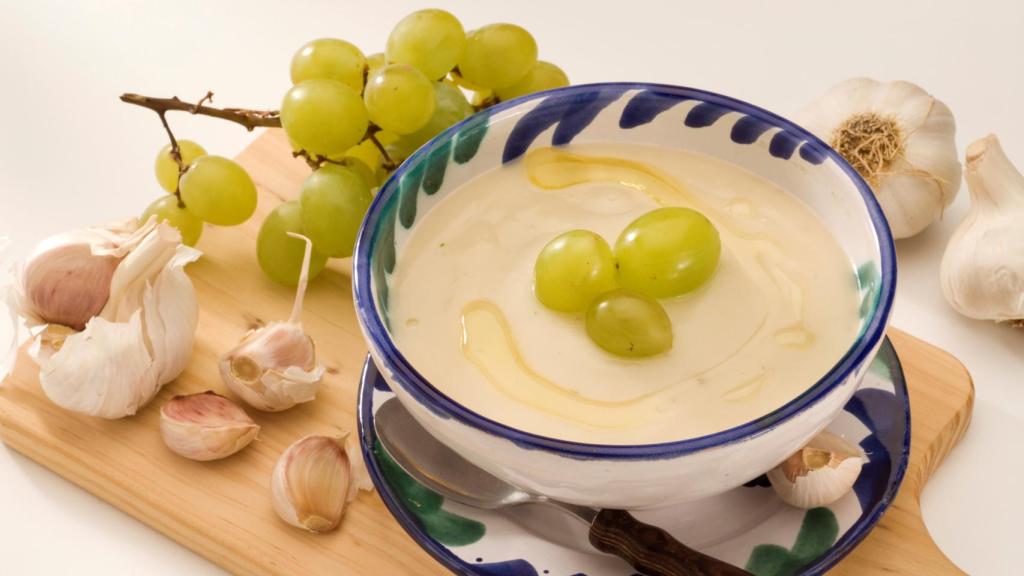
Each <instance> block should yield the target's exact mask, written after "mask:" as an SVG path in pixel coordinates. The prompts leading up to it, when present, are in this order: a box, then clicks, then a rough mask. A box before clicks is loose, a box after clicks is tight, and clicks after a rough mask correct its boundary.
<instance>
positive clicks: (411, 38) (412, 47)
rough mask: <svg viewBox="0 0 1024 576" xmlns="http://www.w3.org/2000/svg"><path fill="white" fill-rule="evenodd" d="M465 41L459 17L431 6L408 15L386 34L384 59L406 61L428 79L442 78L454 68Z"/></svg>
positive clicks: (400, 62) (398, 61) (391, 61)
mask: <svg viewBox="0 0 1024 576" xmlns="http://www.w3.org/2000/svg"><path fill="white" fill-rule="evenodd" d="M465 44H466V32H465V30H463V29H462V24H461V23H460V22H459V19H458V18H456V17H455V16H452V15H451V14H450V13H448V12H445V11H444V10H438V9H436V8H430V9H427V10H419V11H416V12H413V13H412V14H409V15H408V16H406V17H405V18H402V20H401V21H400V22H399V23H398V24H397V25H396V26H395V28H394V30H392V31H391V35H390V36H388V43H387V50H386V54H387V61H388V62H389V63H397V64H409V65H410V66H415V67H416V68H418V69H419V71H420V72H423V74H424V75H426V77H427V78H429V79H431V80H437V79H439V78H443V77H444V75H445V74H447V73H448V71H449V70H451V69H452V68H454V67H455V64H457V63H458V61H459V58H460V57H461V56H462V49H463V47H464V46H465Z"/></svg>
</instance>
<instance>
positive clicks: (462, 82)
mask: <svg viewBox="0 0 1024 576" xmlns="http://www.w3.org/2000/svg"><path fill="white" fill-rule="evenodd" d="M448 78H449V79H451V81H452V82H454V83H455V85H456V86H461V87H463V88H465V89H466V90H469V91H470V92H483V93H485V94H486V95H490V93H491V90H490V89H489V88H484V87H483V86H477V85H476V84H473V83H472V82H470V81H469V80H466V78H465V77H463V76H462V75H461V74H459V69H458V68H455V69H453V70H452V71H451V72H449V73H448Z"/></svg>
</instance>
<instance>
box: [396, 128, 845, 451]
mask: <svg viewBox="0 0 1024 576" xmlns="http://www.w3.org/2000/svg"><path fill="white" fill-rule="evenodd" d="M662 206H684V207H688V208H692V209H695V210H698V211H700V212H702V213H703V214H704V215H705V216H707V217H708V218H709V219H710V220H711V222H712V223H713V224H714V225H715V226H716V227H717V229H718V231H719V235H720V238H721V243H722V255H721V260H720V263H719V266H718V269H717V271H716V272H715V275H714V276H713V277H712V278H711V280H710V281H708V282H707V283H706V284H704V285H703V286H701V287H700V288H699V289H697V290H695V291H693V292H691V293H688V294H685V295H683V296H681V297H678V298H674V299H670V300H662V301H661V303H662V304H663V305H664V307H665V310H666V311H667V312H668V315H669V317H670V318H671V320H672V326H673V332H674V343H673V345H672V348H671V349H670V350H669V351H667V352H665V353H663V354H660V355H657V356H654V357H650V358H642V359H629V358H622V357H618V356H615V355H612V354H609V353H608V352H605V351H604V350H602V349H601V348H599V347H598V346H597V345H596V344H595V343H594V342H592V341H591V340H590V339H589V338H588V337H587V333H586V331H585V330H584V328H583V323H584V319H583V314H576V315H573V314H564V313H559V312H555V311H552V310H549V309H548V308H545V307H544V306H543V305H542V304H541V303H540V302H539V301H538V300H537V298H536V297H535V296H534V293H533V281H534V278H533V267H534V262H535V260H536V258H537V255H538V254H539V253H540V251H541V249H542V248H543V247H544V245H545V244H546V243H547V242H548V241H550V240H551V239H552V238H554V237H555V236H557V235H559V234H561V233H563V232H565V231H567V230H572V229H580V228H583V229H587V230H591V231H594V232H596V233H598V234H600V235H601V236H603V237H604V238H605V239H606V240H607V241H608V242H609V243H610V244H612V245H614V243H615V239H616V238H617V236H618V235H619V233H620V232H621V231H622V229H623V228H624V227H625V226H626V225H627V224H629V223H630V222H631V221H633V220H634V219H635V218H637V217H638V216H641V215H643V214H645V213H647V212H649V211H651V210H653V209H656V208H659V207H662ZM389 310H390V324H391V332H392V335H393V337H394V339H395V341H396V342H397V344H398V347H399V349H400V350H401V352H402V353H403V354H404V355H405V356H406V357H407V358H408V359H409V361H410V362H411V363H412V365H413V366H415V368H416V369H417V370H418V371H419V372H420V373H421V374H422V375H423V376H424V377H426V378H427V379H428V380H429V381H430V382H431V383H432V384H433V385H434V386H436V387H437V388H439V389H440V390H441V391H442V392H444V393H445V394H447V395H448V396H450V397H451V398H453V399H454V400H455V401H457V402H459V403H461V404H463V405H464V406H466V407H467V408H469V409H471V410H473V411H475V412H477V413H479V414H481V415H483V416H485V417H487V418H491V419H493V420H496V421H498V422H501V423H504V424H507V425H509V426H513V427H515V428H518V429H521V430H525V431H529V432H533V433H536V434H540V435H544V436H550V437H555V438H561V439H566V440H574V441H579V442H590V443H602V444H640V443H657V442H668V441H673V440H682V439H686V438H693V437H697V436H703V435H706V434H710V433H714V432H718V431H721V430H725V429H727V428H731V427H734V426H737V425H740V424H743V423H746V422H749V421H751V420H754V419H756V418H758V417H760V416H763V415H765V414H767V413H768V412H771V411H772V410H774V409H776V408H778V407H780V406H782V405H783V404H785V403H787V402H789V401H790V400H792V399H794V398H796V397H797V396H799V395H800V394H801V393H802V392H804V391H805V390H807V389H808V388H809V387H810V386H811V385H813V384H814V383H815V382H816V381H817V380H818V379H819V378H821V377H822V376H823V375H824V374H825V373H826V372H827V371H828V370H829V368H830V367H831V366H832V365H833V364H834V363H835V362H836V361H837V360H838V359H839V358H840V357H841V356H842V355H843V354H844V353H845V352H846V351H847V349H848V348H849V347H850V345H851V344H852V342H853V340H854V338H855V337H856V333H857V328H858V300H857V284H856V279H855V276H854V272H853V266H852V264H851V262H850V260H849V258H848V257H847V256H846V254H845V253H844V252H843V250H842V249H841V248H840V246H839V244H838V243H837V242H836V240H835V239H834V238H833V237H832V235H831V234H830V233H829V231H828V230H827V229H826V228H825V226H824V225H823V224H822V222H821V221H820V220H819V219H818V218H817V217H816V216H815V215H814V214H813V213H812V212H811V210H810V209H809V208H808V207H807V206H805V205H804V204H803V203H802V202H801V201H800V200H798V199H797V198H796V197H794V196H793V195H791V194H789V193H788V192H786V191H784V190H782V189H780V188H778V187H776V186H775V185H773V184H772V183H770V182H768V181H766V180H764V179H763V178H760V177H758V176H756V175H754V174H751V173H750V172H747V171H745V170H743V169H742V168H739V167H737V166H734V165H732V164H729V163H727V162H724V161H721V160H717V159H714V158H710V157H707V156H703V155H698V154H694V153H689V152H683V151H679V150H669V149H662V148H654V147H647V146H638V145H625V144H588V145H579V146H572V147H568V148H557V149H555V148H542V149H535V150H532V151H531V152H530V153H528V154H527V155H526V156H525V157H524V158H522V159H520V160H517V161H515V162H512V163H510V164H507V165H505V166H502V167H500V168H496V169H494V170H492V171H490V172H487V173H485V174H482V175H480V176H478V177H476V178H474V179H473V180H471V181H469V182H467V183H466V184H464V185H462V186H460V187H459V188H458V189H456V190H453V191H452V192H451V193H449V194H448V195H447V196H446V197H445V198H443V199H442V200H440V201H439V202H438V203H437V205H436V206H434V207H433V208H432V209H431V210H430V211H429V212H428V213H427V214H425V215H421V216H420V218H419V220H418V221H417V223H416V225H415V227H414V228H413V230H412V231H411V233H410V236H409V237H408V239H407V240H406V242H405V243H404V247H403V248H402V249H401V252H400V253H399V255H398V263H397V267H396V269H395V272H394V275H393V277H392V279H391V290H390V306H389Z"/></svg>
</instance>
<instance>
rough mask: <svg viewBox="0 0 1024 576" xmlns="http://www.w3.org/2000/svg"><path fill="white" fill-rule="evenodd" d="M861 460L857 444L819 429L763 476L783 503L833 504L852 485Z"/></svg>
mask: <svg viewBox="0 0 1024 576" xmlns="http://www.w3.org/2000/svg"><path fill="white" fill-rule="evenodd" d="M864 460H865V458H864V454H863V452H862V451H861V450H860V448H859V447H858V446H855V445H853V444H852V443H850V442H847V441H846V440H844V439H842V438H840V437H839V436H836V435H834V434H831V433H829V432H822V433H821V434H819V435H818V436H816V437H815V438H813V439H812V440H811V441H810V442H809V443H808V444H807V446H805V447H804V448H802V449H800V450H799V451H797V452H796V453H794V454H793V455H792V456H790V457H789V458H787V459H786V460H785V461H783V462H782V463H781V464H779V465H778V466H776V467H775V468H773V469H771V470H770V471H769V472H768V474H767V476H768V480H769V481H770V482H771V484H772V488H773V489H774V490H775V493H776V494H777V495H778V496H779V498H781V499H782V500H783V501H784V502H786V503H787V504H789V505H791V506H796V507H797V508H805V509H807V508H817V507H819V506H828V505H830V504H833V503H834V502H836V501H838V500H839V499H840V498H842V497H843V496H845V495H846V494H847V493H849V492H850V490H852V489H853V485H854V483H856V481H857V478H858V477H859V476H860V472H861V469H862V468H863V466H864Z"/></svg>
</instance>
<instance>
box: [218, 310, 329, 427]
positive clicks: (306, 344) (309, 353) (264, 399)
mask: <svg viewBox="0 0 1024 576" xmlns="http://www.w3.org/2000/svg"><path fill="white" fill-rule="evenodd" d="M219 367H220V374H221V379H222V380H224V383H225V384H226V385H227V387H228V388H230V389H231V391H232V392H234V393H235V394H238V396H240V397H241V398H242V400H244V401H245V402H246V403H247V404H249V405H250V406H252V407H253V408H256V409H257V410H263V411H265V412H280V411H281V410H287V409H288V408H291V407H292V406H295V405H296V404H301V403H303V402H310V401H312V400H313V399H315V398H316V393H317V390H319V388H320V381H321V380H322V379H323V375H324V367H323V366H321V365H318V364H317V363H316V346H315V345H314V344H313V339H312V338H310V337H309V336H308V335H306V333H305V332H304V331H303V330H302V326H301V325H299V324H293V323H291V322H271V323H270V324H267V325H266V326H264V327H262V328H258V329H256V330H251V331H249V333H248V334H246V335H245V336H244V337H243V338H242V341H241V342H239V343H238V345H237V346H236V347H235V348H234V349H232V350H231V351H229V352H228V353H226V354H225V355H224V356H222V357H221V360H220V365H219Z"/></svg>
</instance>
